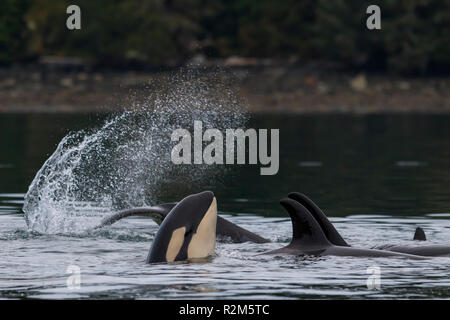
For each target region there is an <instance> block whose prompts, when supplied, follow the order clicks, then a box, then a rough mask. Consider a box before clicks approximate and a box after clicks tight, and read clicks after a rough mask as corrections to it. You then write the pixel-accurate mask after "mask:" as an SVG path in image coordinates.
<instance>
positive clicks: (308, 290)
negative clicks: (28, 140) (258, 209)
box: [0, 214, 450, 299]
mask: <svg viewBox="0 0 450 320" xmlns="http://www.w3.org/2000/svg"><path fill="white" fill-rule="evenodd" d="M224 216H225V217H226V218H227V219H230V220H231V221H232V222H234V223H237V224H239V225H241V226H243V227H245V228H247V229H249V230H251V231H253V232H255V233H258V234H260V235H263V236H265V237H268V238H269V239H271V240H272V241H274V242H272V243H266V244H255V243H244V244H236V243H229V242H218V243H217V250H216V253H217V255H216V256H215V257H213V258H212V259H211V260H210V261H208V262H203V263H181V264H175V265H166V264H155V265H146V264H145V259H146V255H147V253H148V250H149V248H150V246H151V242H152V240H153V237H154V234H155V233H156V231H157V228H158V227H157V225H156V224H155V223H154V222H153V221H151V220H150V219H146V218H133V219H127V220H124V221H121V222H119V223H117V224H115V225H113V226H110V227H107V228H104V229H101V230H90V231H86V232H84V233H81V234H80V233H78V234H55V235H43V234H39V233H36V232H29V231H28V230H27V228H26V226H25V224H24V222H23V217H22V216H20V215H18V214H8V215H3V216H0V226H2V225H4V224H5V223H7V224H8V226H9V227H8V228H1V227H0V228H1V229H0V241H1V242H2V243H3V245H2V246H3V249H4V250H3V252H2V254H3V259H2V261H1V262H0V297H2V298H24V297H33V298H38V299H40V298H45V299H71V298H95V299H115V298H117V299H121V298H127V299H130V298H134V299H171V298H176V299H206V298H217V299H225V298H235V299H247V298H248V299H250V298H252V299H256V298H257V299H268V298H270V299H297V298H311V299H323V298H339V299H355V298H356V299H357V298H371V299H381V298H383V299H393V298H431V297H439V298H449V297H450V295H449V291H448V288H449V285H450V280H449V279H450V270H449V268H448V265H449V262H450V258H448V257H440V258H431V259H427V260H419V261H416V260H414V261H411V260H406V259H403V258H372V259H370V258H351V257H330V256H328V257H301V256H269V255H258V254H259V253H262V252H265V251H268V250H272V249H276V248H279V247H281V246H283V245H285V244H286V243H287V242H288V241H289V240H290V235H291V223H290V221H289V219H283V218H263V217H259V216H255V215H249V214H244V215H229V214H228V215H227V214H224ZM332 221H333V223H335V226H336V228H337V229H338V230H339V232H341V233H342V235H343V236H344V237H345V238H346V239H347V240H348V241H349V242H350V243H351V244H352V245H354V246H360V247H370V246H372V245H374V244H383V243H404V244H412V243H414V242H413V241H412V240H411V237H412V234H413V230H414V227H415V225H417V223H418V222H420V224H421V225H423V226H425V227H426V232H427V234H428V236H429V238H430V243H445V242H446V240H448V233H447V230H448V228H449V227H450V219H447V217H446V216H445V215H444V216H442V215H440V216H439V219H436V217H432V218H431V219H430V218H428V217H426V216H425V217H423V218H417V217H412V218H408V217H405V218H394V217H390V216H384V217H383V216H382V215H377V216H376V217H372V216H366V215H359V216H351V217H347V218H343V217H340V218H332ZM5 244H7V245H5ZM69 265H77V266H79V267H80V270H81V281H82V282H81V288H80V289H79V290H76V291H73V290H69V289H67V286H66V281H67V277H68V276H69V274H68V273H67V268H68V266H69ZM373 266H378V267H379V268H380V271H381V290H369V289H368V288H367V278H368V276H369V274H368V273H367V268H368V267H373Z"/></svg>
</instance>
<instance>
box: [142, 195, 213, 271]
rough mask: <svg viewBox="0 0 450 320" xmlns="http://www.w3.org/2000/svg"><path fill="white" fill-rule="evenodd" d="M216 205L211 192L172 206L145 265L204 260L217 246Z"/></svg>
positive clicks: (193, 196)
mask: <svg viewBox="0 0 450 320" xmlns="http://www.w3.org/2000/svg"><path fill="white" fill-rule="evenodd" d="M216 224H217V202H216V198H215V197H214V194H213V193H212V192H210V191H205V192H201V193H198V194H193V195H190V196H188V197H186V198H184V199H183V200H181V201H180V202H178V203H177V204H176V206H175V207H173V209H172V210H170V212H169V213H168V214H167V216H166V217H165V219H164V221H163V222H162V223H161V226H160V228H159V230H158V232H157V233H156V236H155V239H154V240H153V244H152V247H151V248H150V252H149V254H148V257H147V263H156V262H174V261H183V260H189V259H199V258H206V257H208V256H210V255H211V254H212V253H213V252H214V250H215V247H216Z"/></svg>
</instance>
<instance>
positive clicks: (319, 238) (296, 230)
mask: <svg viewBox="0 0 450 320" xmlns="http://www.w3.org/2000/svg"><path fill="white" fill-rule="evenodd" d="M280 204H281V205H282V206H283V207H284V208H285V209H286V211H287V212H288V213H289V216H290V217H291V221H292V241H291V244H301V245H305V246H308V247H309V248H312V247H319V246H321V247H324V246H330V245H331V243H330V242H329V241H328V239H327V237H326V236H325V234H324V233H323V231H322V228H321V227H320V225H319V223H318V222H317V221H316V219H314V217H313V216H312V215H311V213H310V212H309V211H308V209H306V208H305V207H304V206H303V205H301V204H300V203H298V202H297V201H295V200H292V199H289V198H284V199H282V200H280Z"/></svg>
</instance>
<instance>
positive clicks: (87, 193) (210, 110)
mask: <svg viewBox="0 0 450 320" xmlns="http://www.w3.org/2000/svg"><path fill="white" fill-rule="evenodd" d="M144 89H145V90H141V91H139V92H134V93H133V94H131V95H130V97H131V99H130V100H131V103H130V104H129V107H128V109H127V110H126V111H124V112H123V113H122V114H120V115H116V116H114V117H112V118H111V119H109V120H108V121H106V122H105V123H104V125H103V126H101V127H100V128H98V129H95V130H94V129H91V130H83V131H80V132H76V133H73V134H69V135H68V136H66V137H65V138H63V139H62V141H61V142H60V143H59V145H58V147H57V148H56V151H55V152H54V153H53V154H52V155H51V156H50V158H49V159H48V160H47V161H46V162H45V163H44V165H43V166H42V168H41V169H40V170H39V171H38V173H37V174H36V177H35V178H34V180H33V182H32V183H31V185H30V187H29V190H28V193H27V194H26V196H25V203H24V206H23V211H24V212H25V219H26V222H27V225H28V228H29V229H30V230H33V231H37V232H41V233H74V232H75V233H76V232H82V231H84V230H86V229H87V228H90V227H92V226H94V225H95V224H97V223H98V221H99V219H100V218H101V217H102V216H104V215H105V214H106V213H109V212H111V211H112V210H118V209H122V208H126V207H134V206H142V205H148V204H152V203H154V202H155V201H156V200H157V197H158V194H159V193H160V192H161V190H163V189H164V188H166V189H170V188H175V189H176V188H179V189H180V188H181V189H184V193H187V192H189V191H190V189H191V190H192V189H194V190H195V188H196V186H198V185H199V184H201V183H205V180H208V179H212V178H217V177H218V176H220V175H221V174H223V171H224V170H226V167H225V166H207V165H195V166H184V165H181V166H177V165H174V164H173V163H172V162H171V160H170V152H171V148H172V145H173V143H171V141H170V135H171V133H172V131H173V130H174V129H177V128H186V129H188V130H189V129H190V130H193V123H194V120H200V121H202V122H203V126H204V128H205V129H206V128H217V129H225V128H239V127H243V126H244V124H245V122H246V120H247V117H246V113H245V112H244V111H243V108H242V103H241V102H240V101H239V100H238V99H237V96H236V94H235V91H234V90H233V89H232V88H231V87H230V86H229V84H228V83H227V82H226V81H225V80H223V79H222V78H221V77H220V73H214V74H212V75H211V74H209V75H202V74H199V73H197V72H192V71H190V72H180V73H176V74H172V75H170V76H165V77H162V78H159V79H158V81H155V82H153V83H151V84H149V85H147V86H146V87H145V88H144ZM143 92H144V93H145V94H142V93H143ZM186 181H189V186H187V185H186ZM197 191H198V190H197Z"/></svg>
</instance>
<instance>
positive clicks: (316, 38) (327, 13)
mask: <svg viewBox="0 0 450 320" xmlns="http://www.w3.org/2000/svg"><path fill="white" fill-rule="evenodd" d="M69 4H77V5H79V6H80V8H81V18H82V28H81V30H73V31H70V30H68V29H67V28H66V19H67V17H68V15H67V14H66V8H67V6H68V5H69ZM370 4H378V5H379V6H380V7H381V21H382V30H368V29H367V28H366V19H367V17H368V15H367V14H366V8H367V7H368V6H369V5H370ZM25 21H26V22H27V24H26V25H25ZM25 26H27V28H26V27H25ZM449 34H450V2H449V1H442V0H383V1H381V0H379V1H378V2H373V1H369V0H95V1H94V0H73V1H72V0H71V1H69V0H33V1H29V0H2V1H1V2H0V61H3V62H5V61H14V60H16V59H17V58H20V57H21V56H22V53H24V52H25V53H27V54H29V55H62V56H82V57H85V58H87V59H90V60H92V61H93V62H100V63H106V64H110V65H118V64H122V63H124V62H127V61H130V60H137V61H142V62H144V63H151V64H154V65H164V64H171V63H182V62H184V61H186V59H188V58H190V57H191V56H193V55H194V54H196V53H203V54H205V55H207V56H209V57H228V56H230V55H242V56H249V57H280V58H285V57H289V56H291V55H296V56H298V57H299V58H300V59H301V60H302V61H305V60H308V59H321V60H329V61H335V62H337V63H340V64H343V65H347V66H352V67H357V68H359V67H372V68H376V69H383V68H386V69H388V70H393V71H397V72H427V71H430V70H431V71H432V70H439V69H442V68H443V67H447V68H448V67H450V41H448V39H449V36H448V35H449ZM25 35H27V38H25Z"/></svg>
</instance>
